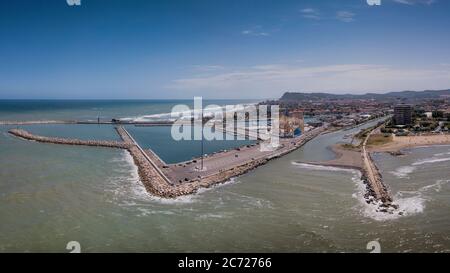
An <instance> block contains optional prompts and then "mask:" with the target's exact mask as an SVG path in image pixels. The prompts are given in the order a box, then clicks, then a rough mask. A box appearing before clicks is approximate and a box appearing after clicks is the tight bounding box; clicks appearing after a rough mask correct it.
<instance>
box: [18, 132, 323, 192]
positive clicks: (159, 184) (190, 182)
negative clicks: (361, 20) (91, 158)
mask: <svg viewBox="0 0 450 273" xmlns="http://www.w3.org/2000/svg"><path fill="white" fill-rule="evenodd" d="M116 131H117V133H118V134H119V135H120V137H121V138H122V141H119V142H117V141H115V142H112V141H91V140H78V139H68V138H55V137H44V136H39V135H33V134H31V133H29V132H27V131H25V130H20V129H11V130H9V133H10V134H12V135H14V136H16V137H19V138H22V139H25V140H31V141H38V142H43V143H53V144H64V145H85V146H97V147H108V148H119V149H125V150H127V151H128V152H129V153H130V154H131V156H132V158H133V161H134V164H135V165H136V166H137V167H138V173H139V177H140V181H141V182H142V183H143V184H144V186H145V188H146V190H147V191H148V192H149V193H151V194H154V195H157V196H159V197H164V198H175V197H178V196H182V195H188V194H192V193H195V192H197V191H198V190H199V189H200V188H209V187H211V186H212V185H215V184H219V183H223V182H225V181H228V180H230V179H231V178H233V177H237V176H240V175H242V174H245V173H247V172H249V171H251V170H253V169H255V168H257V167H259V166H262V165H264V164H266V163H267V162H269V161H271V160H273V159H276V158H279V157H281V156H284V155H286V154H288V153H291V152H292V151H294V150H296V149H298V148H300V147H301V146H303V145H304V144H306V143H307V142H308V141H310V140H312V139H313V138H315V137H316V136H318V135H320V134H322V133H323V132H324V131H326V127H319V128H316V129H314V130H313V131H310V132H308V133H307V134H305V135H303V136H301V137H299V138H298V139H285V140H283V141H282V145H281V147H279V148H278V149H277V150H275V151H271V152H259V153H257V154H258V156H256V157H251V158H250V159H247V160H244V161H243V162H241V161H237V162H238V164H237V165H236V164H234V165H233V164H232V165H228V167H222V168H221V169H219V170H216V171H214V172H213V173H210V174H209V175H206V176H203V177H202V176H201V175H197V177H196V178H193V179H192V178H191V179H187V178H186V180H185V181H184V182H182V183H179V184H176V182H175V181H173V180H171V179H169V178H168V177H167V171H163V170H165V168H162V169H161V168H160V166H159V165H161V162H158V161H156V163H155V162H153V161H154V159H155V157H154V156H153V155H152V154H154V153H153V152H152V153H148V151H147V152H146V151H144V150H143V149H142V148H141V147H140V146H139V145H138V143H136V142H135V140H134V139H133V138H132V137H131V135H130V134H129V133H128V132H127V131H126V130H125V128H123V127H121V126H120V127H116ZM251 149H253V150H252V151H253V153H255V151H256V150H258V149H259V147H256V146H254V147H252V148H251ZM252 151H250V150H249V149H248V150H243V151H240V150H239V151H238V152H236V154H237V153H240V154H245V153H250V152H252ZM149 154H150V156H149ZM236 154H228V155H227V156H228V158H227V159H228V160H230V158H231V159H233V158H239V155H238V156H236ZM250 155H253V154H251V153H250ZM218 156H220V154H219V155H218ZM152 158H153V159H152ZM244 158H245V157H244ZM219 159H221V158H219ZM158 163H159V164H158ZM175 166H176V165H173V166H171V167H172V168H173V167H175ZM171 167H169V170H170V168H171ZM197 174H198V173H197Z"/></svg>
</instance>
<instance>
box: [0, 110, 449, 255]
mask: <svg viewBox="0 0 450 273" xmlns="http://www.w3.org/2000/svg"><path fill="white" fill-rule="evenodd" d="M178 103H180V101H0V120H38V119H85V120H88V119H94V120H95V119H96V118H97V117H98V116H100V117H102V118H105V119H110V118H127V117H130V118H139V117H143V116H149V115H150V116H151V115H157V114H161V113H168V112H170V109H171V108H172V106H173V105H175V104H178ZM181 103H187V104H190V103H191V102H190V101H182V102H181ZM211 103H214V104H219V105H224V104H234V103H237V102H236V101H212V102H210V103H208V104H211ZM205 104H206V103H205ZM365 126H369V125H365ZM10 127H11V126H0V251H4V252H6V251H17V252H23V251H55V252H67V250H66V244H67V242H69V241H78V242H80V244H81V250H82V251H83V252H96V251H107V252H118V251H128V252H136V251H139V252H158V251H226V252H238V251H257V252H274V251H283V252H317V251H320V252H368V250H367V249H366V245H367V243H368V242H369V241H372V240H378V241H379V242H380V243H381V250H382V251H384V252H450V228H449V227H450V214H449V213H448V212H449V211H450V186H449V181H450V179H449V177H450V168H449V167H450V146H435V147H427V148H416V149H410V150H406V156H404V157H392V156H390V155H387V154H377V155H375V156H374V157H375V160H376V163H377V165H378V166H379V167H380V169H381V172H382V174H383V177H384V178H385V182H386V184H387V185H388V186H389V187H390V189H391V191H392V193H393V195H394V199H395V200H396V201H397V202H398V203H399V204H400V206H401V208H402V210H403V211H404V215H403V216H399V215H389V214H383V213H378V212H376V211H375V208H374V207H372V206H371V205H367V204H365V202H364V200H363V192H364V191H363V186H362V183H361V181H360V180H359V173H357V172H353V171H348V170H342V169H336V168H323V167H311V166H308V165H299V164H296V163H295V162H296V161H309V160H325V159H331V158H333V157H334V155H333V153H332V152H331V151H330V149H329V148H328V147H329V146H330V145H333V144H334V143H338V142H344V141H346V140H344V139H343V137H344V135H345V134H348V133H351V132H352V131H345V132H335V133H331V134H326V135H322V136H320V137H318V138H316V139H314V140H313V141H311V142H309V143H308V144H307V145H305V146H304V147H302V148H300V149H299V150H297V151H295V152H293V153H291V154H289V155H287V156H285V157H283V158H280V159H278V160H274V161H272V162H270V163H269V164H267V165H265V166H262V167H260V168H258V169H256V170H254V171H252V172H250V173H248V174H246V175H243V176H240V177H238V178H234V179H232V181H230V182H228V183H226V184H223V185H220V186H216V187H213V188H211V189H207V190H201V191H200V192H199V193H198V194H195V195H191V196H185V197H180V198H177V199H175V200H166V199H161V198H156V197H153V196H151V195H149V194H148V193H146V191H145V189H144V188H143V186H142V185H141V183H140V182H139V178H138V175H137V169H136V167H135V166H134V164H133V163H132V159H131V157H130V156H129V154H128V153H127V152H125V151H120V150H114V149H106V148H92V147H72V146H61V145H51V144H42V143H35V142H29V141H24V140H21V139H17V138H14V137H12V136H10V135H9V134H8V133H7V130H8V128H10ZM24 127H26V129H29V130H30V131H33V132H36V133H39V134H42V135H51V136H67V137H77V138H86V139H88V138H95V139H117V135H116V134H115V132H114V128H113V127H111V126H98V125H95V126H91V125H30V126H24ZM147 129H149V128H143V129H141V128H138V127H136V130H135V131H134V132H133V134H136V136H137V138H139V140H138V141H139V142H142V143H144V144H143V145H144V146H148V147H151V148H152V149H154V150H155V151H157V152H158V153H160V155H162V157H164V158H166V160H168V161H170V162H175V161H178V160H179V161H182V160H183V159H184V158H186V157H189V156H195V152H196V151H197V149H196V148H197V146H198V143H184V145H183V144H180V143H178V145H180V146H177V147H176V148H174V147H172V146H173V145H172V144H171V142H170V141H169V142H168V141H165V140H164V136H165V135H166V134H167V133H168V131H167V130H166V129H151V128H150V129H149V130H150V131H147ZM140 130H142V131H140ZM151 130H156V131H151ZM354 130H358V129H354ZM167 138H170V135H167ZM216 145H218V146H216ZM227 145H229V144H227ZM170 147H172V149H171V148H170ZM209 147H210V149H211V150H210V151H213V150H215V149H221V148H223V147H222V146H221V145H220V144H218V143H215V144H214V145H213V144H211V146H209ZM164 153H165V154H164Z"/></svg>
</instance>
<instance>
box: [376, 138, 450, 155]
mask: <svg viewBox="0 0 450 273" xmlns="http://www.w3.org/2000/svg"><path fill="white" fill-rule="evenodd" d="M444 144H450V134H442V135H420V136H394V137H393V139H392V141H391V142H389V143H386V144H383V145H379V146H371V147H369V151H370V152H398V151H399V150H402V149H405V148H412V147H418V146H431V145H444Z"/></svg>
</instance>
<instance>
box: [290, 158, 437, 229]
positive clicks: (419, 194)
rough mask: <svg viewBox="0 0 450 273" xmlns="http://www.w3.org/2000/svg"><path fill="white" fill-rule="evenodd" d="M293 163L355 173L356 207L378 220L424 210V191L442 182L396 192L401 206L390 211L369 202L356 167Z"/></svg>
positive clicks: (398, 203)
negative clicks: (409, 190) (415, 189)
mask: <svg viewBox="0 0 450 273" xmlns="http://www.w3.org/2000/svg"><path fill="white" fill-rule="evenodd" d="M292 164H293V165H296V166H299V167H302V168H306V169H311V170H319V171H345V172H350V173H352V174H353V176H352V178H351V180H352V181H353V182H354V183H355V185H356V192H355V193H353V194H352V197H353V198H355V199H357V200H358V203H359V204H358V205H356V206H355V207H354V208H355V209H356V210H357V211H358V213H361V214H362V215H363V216H364V217H367V218H370V219H373V220H376V221H387V220H395V219H398V218H400V217H406V216H411V215H415V214H418V213H421V212H423V210H424V209H425V201H426V198H424V197H423V193H424V192H425V191H427V190H429V189H431V188H432V189H435V188H436V187H439V185H441V184H442V182H440V183H441V184H439V183H436V184H433V185H429V186H426V187H423V188H421V189H419V190H418V191H415V192H411V193H410V194H406V193H405V192H399V193H397V194H395V196H394V197H393V198H394V204H397V205H398V206H399V209H397V210H395V211H391V212H392V213H389V212H387V213H386V212H381V211H380V207H379V205H380V204H381V203H380V204H374V203H367V200H366V198H365V194H366V185H365V184H364V181H363V180H361V172H360V171H358V170H354V169H346V168H339V167H331V166H321V165H313V164H306V163H298V162H292ZM400 171H403V173H410V172H412V170H411V169H407V168H405V169H403V170H400Z"/></svg>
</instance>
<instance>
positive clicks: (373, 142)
mask: <svg viewBox="0 0 450 273" xmlns="http://www.w3.org/2000/svg"><path fill="white" fill-rule="evenodd" d="M392 140H393V138H392V135H391V134H375V135H371V136H370V138H369V140H368V141H367V145H369V146H377V145H383V144H387V143H389V142H391V141H392Z"/></svg>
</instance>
